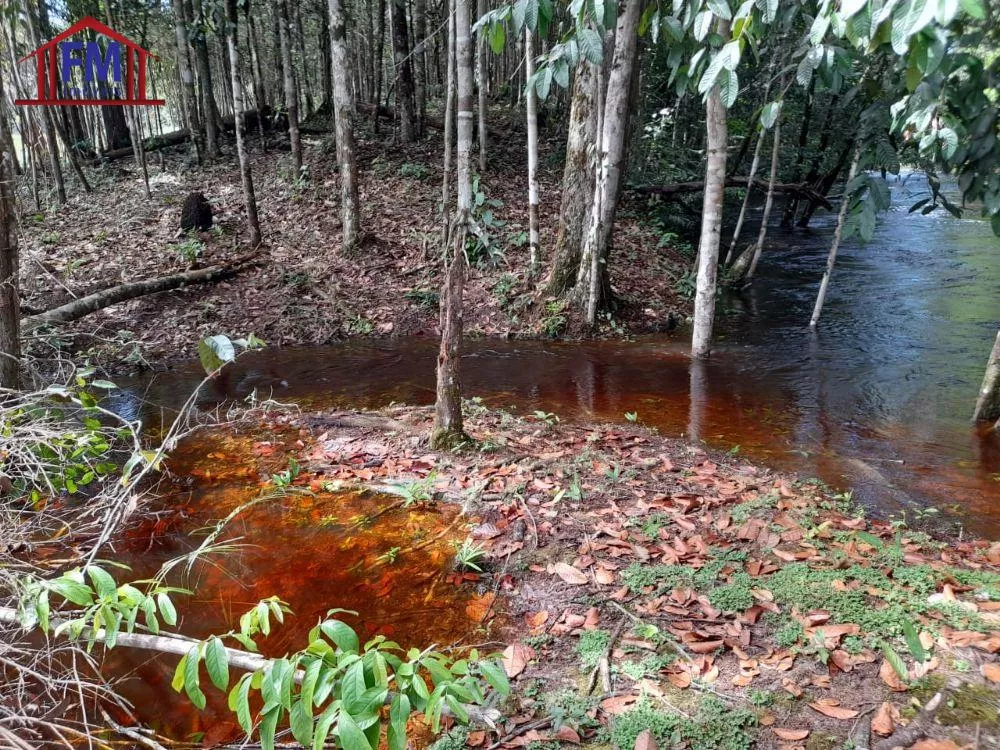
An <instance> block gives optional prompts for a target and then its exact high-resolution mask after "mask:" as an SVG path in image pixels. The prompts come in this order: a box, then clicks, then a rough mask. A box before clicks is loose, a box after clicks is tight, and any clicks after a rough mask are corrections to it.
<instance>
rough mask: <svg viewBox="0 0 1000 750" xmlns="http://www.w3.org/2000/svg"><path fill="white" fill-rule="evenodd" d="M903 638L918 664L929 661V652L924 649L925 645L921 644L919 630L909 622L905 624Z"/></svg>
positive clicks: (906, 621)
mask: <svg viewBox="0 0 1000 750" xmlns="http://www.w3.org/2000/svg"><path fill="white" fill-rule="evenodd" d="M903 638H904V639H905V640H906V645H907V647H908V648H909V649H910V653H911V654H912V655H913V658H914V659H916V660H917V661H918V662H925V661H927V659H928V654H927V650H926V649H925V648H924V644H922V643H921V642H920V635H919V634H918V633H917V629H916V628H915V627H914V626H913V623H912V622H910V621H909V620H905V621H904V622H903Z"/></svg>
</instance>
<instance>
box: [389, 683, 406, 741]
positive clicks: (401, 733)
mask: <svg viewBox="0 0 1000 750" xmlns="http://www.w3.org/2000/svg"><path fill="white" fill-rule="evenodd" d="M409 718H410V699H409V698H407V697H406V696H405V695H398V694H397V695H394V696H393V697H392V705H390V706H389V728H388V730H387V732H386V739H387V743H388V746H389V750H406V721H407V719H409Z"/></svg>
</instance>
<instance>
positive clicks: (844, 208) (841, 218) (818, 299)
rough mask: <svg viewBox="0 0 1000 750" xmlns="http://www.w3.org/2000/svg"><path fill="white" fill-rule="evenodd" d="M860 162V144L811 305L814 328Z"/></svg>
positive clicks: (835, 257)
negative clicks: (813, 303) (821, 278)
mask: <svg viewBox="0 0 1000 750" xmlns="http://www.w3.org/2000/svg"><path fill="white" fill-rule="evenodd" d="M860 163H861V144H860V143H858V145H857V146H856V147H855V149H854V159H852V160H851V168H850V170H848V172H847V180H846V181H845V182H844V196H843V198H841V200H840V211H838V212H837V228H836V229H834V230H833V242H831V243H830V254H829V255H828V256H827V258H826V271H824V272H823V280H822V281H821V282H820V285H819V294H817V295H816V305H815V306H814V307H813V313H812V317H811V318H810V319H809V326H810V327H811V328H815V327H816V325H817V324H818V323H819V316H820V314H821V313H822V312H823V303H824V302H826V292H827V289H828V288H829V287H830V277H831V276H832V275H833V265H834V263H835V262H836V261H837V248H839V247H840V238H841V236H842V235H843V234H844V222H845V221H846V220H847V210H848V209H849V208H850V206H851V196H850V195H848V193H847V186H848V185H850V184H851V180H853V179H854V176H855V175H856V174H857V173H858V165H859V164H860Z"/></svg>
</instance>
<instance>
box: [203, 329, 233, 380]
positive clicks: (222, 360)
mask: <svg viewBox="0 0 1000 750" xmlns="http://www.w3.org/2000/svg"><path fill="white" fill-rule="evenodd" d="M198 359H199V360H201V366H202V367H203V368H204V370H205V372H206V373H208V374H211V373H213V372H215V371H217V370H218V369H219V368H221V367H222V366H223V365H225V364H226V363H228V362H232V361H233V360H234V359H236V347H235V346H233V342H232V341H230V340H229V337H228V336H221V335H217V336H209V337H207V338H204V339H202V340H201V342H200V343H199V344H198Z"/></svg>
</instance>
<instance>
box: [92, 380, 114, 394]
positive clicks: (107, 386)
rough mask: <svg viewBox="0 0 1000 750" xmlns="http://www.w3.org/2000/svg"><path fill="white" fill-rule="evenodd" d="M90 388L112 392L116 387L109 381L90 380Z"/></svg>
mask: <svg viewBox="0 0 1000 750" xmlns="http://www.w3.org/2000/svg"><path fill="white" fill-rule="evenodd" d="M90 387H91V388H101V389H103V390H105V391H113V390H114V389H115V388H117V387H118V386H117V385H115V384H114V383H112V382H111V381H110V380H91V381H90Z"/></svg>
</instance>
